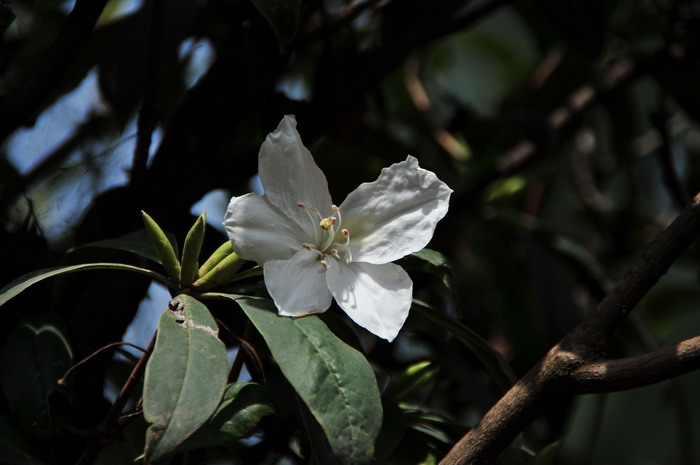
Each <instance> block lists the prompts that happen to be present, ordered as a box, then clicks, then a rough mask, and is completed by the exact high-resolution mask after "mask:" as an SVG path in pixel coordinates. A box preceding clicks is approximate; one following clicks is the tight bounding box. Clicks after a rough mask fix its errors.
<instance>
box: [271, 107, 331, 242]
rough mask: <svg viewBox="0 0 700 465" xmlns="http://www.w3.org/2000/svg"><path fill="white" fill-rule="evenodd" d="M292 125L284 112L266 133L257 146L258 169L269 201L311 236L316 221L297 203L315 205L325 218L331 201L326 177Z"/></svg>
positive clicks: (309, 206) (292, 120)
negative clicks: (258, 154) (258, 146)
mask: <svg viewBox="0 0 700 465" xmlns="http://www.w3.org/2000/svg"><path fill="white" fill-rule="evenodd" d="M296 126H297V122H296V119H295V118H294V116H292V115H287V116H285V117H284V118H283V119H282V122H280V124H279V126H277V129H276V130H275V131H274V132H272V133H270V134H269V135H268V136H267V138H266V139H265V142H263V144H262V147H260V156H259V159H258V171H259V173H260V181H261V182H262V185H263V188H264V189H265V195H266V196H267V198H268V199H269V200H270V202H271V203H272V204H273V205H274V206H276V207H277V208H279V209H280V210H281V211H282V212H283V213H285V214H286V215H287V216H289V217H290V218H293V219H294V220H295V221H296V222H297V223H298V224H299V225H300V226H301V227H302V228H304V230H305V231H307V234H309V235H312V234H313V229H314V228H316V229H318V228H319V225H318V220H316V219H315V218H314V220H311V219H310V218H309V216H308V214H307V213H306V212H304V211H303V209H301V208H299V206H298V205H299V204H300V203H303V204H305V205H306V206H307V207H308V208H311V207H316V208H317V209H318V210H319V211H320V212H321V214H322V215H323V217H324V218H325V217H327V216H330V214H331V213H332V212H331V205H332V203H333V202H332V201H331V195H330V193H329V192H328V182H327V181H326V176H325V175H324V174H323V171H321V169H320V168H319V167H318V166H316V163H315V162H314V159H313V157H312V156H311V153H310V152H309V151H308V149H307V148H306V147H304V144H302V142H301V137H300V136H299V133H298V132H297V129H296Z"/></svg>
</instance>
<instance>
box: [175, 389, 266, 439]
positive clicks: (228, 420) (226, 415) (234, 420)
mask: <svg viewBox="0 0 700 465" xmlns="http://www.w3.org/2000/svg"><path fill="white" fill-rule="evenodd" d="M274 413H275V407H274V403H273V400H272V397H271V396H270V394H269V393H268V392H267V390H265V389H263V388H262V387H261V386H259V385H258V384H255V383H249V382H243V383H234V384H229V385H228V386H227V388H226V391H225V392H224V398H223V400H222V402H221V404H219V407H218V408H217V409H216V411H215V412H214V415H212V417H211V418H210V419H209V421H207V422H206V423H204V424H203V425H202V427H201V428H199V430H197V432H196V433H194V434H193V435H192V436H190V437H189V438H188V439H187V440H186V441H185V442H184V443H183V444H182V446H181V447H179V448H178V450H179V451H185V450H190V449H203V448H209V447H216V446H220V445H222V444H225V443H227V442H229V441H233V440H235V439H241V438H245V437H248V436H250V435H251V434H253V433H255V431H256V430H257V429H258V424H259V423H260V420H261V419H262V418H263V417H265V416H268V415H274Z"/></svg>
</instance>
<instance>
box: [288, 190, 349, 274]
mask: <svg viewBox="0 0 700 465" xmlns="http://www.w3.org/2000/svg"><path fill="white" fill-rule="evenodd" d="M297 206H298V207H299V208H301V209H302V210H304V211H305V212H306V214H307V216H308V217H309V220H310V221H311V223H312V225H313V231H314V237H313V243H309V242H304V243H303V244H301V246H302V247H304V248H305V249H306V250H313V251H316V252H317V253H318V255H319V260H320V262H321V265H323V266H324V267H325V268H328V267H329V266H330V263H329V262H328V257H333V258H335V259H336V260H342V259H343V258H344V259H345V263H346V264H348V265H349V264H350V263H352V253H351V252H350V248H349V247H348V244H350V231H348V230H347V229H340V225H341V224H342V217H341V216H340V208H338V207H337V206H335V205H331V210H333V214H331V216H329V217H327V218H323V217H322V216H321V213H320V212H319V211H318V209H317V208H316V207H311V208H307V207H306V205H304V204H303V203H298V204H297ZM338 230H340V234H341V235H342V236H343V239H344V240H342V241H336V237H335V236H336V234H337V231H338ZM341 254H342V256H343V257H341Z"/></svg>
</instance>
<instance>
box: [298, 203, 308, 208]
mask: <svg viewBox="0 0 700 465" xmlns="http://www.w3.org/2000/svg"><path fill="white" fill-rule="evenodd" d="M297 207H299V208H306V205H304V204H303V203H298V204H297Z"/></svg>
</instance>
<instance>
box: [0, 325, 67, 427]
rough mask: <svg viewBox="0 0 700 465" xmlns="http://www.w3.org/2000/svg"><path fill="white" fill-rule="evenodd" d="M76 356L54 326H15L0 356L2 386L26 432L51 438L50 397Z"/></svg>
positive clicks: (10, 406)
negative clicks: (73, 355)
mask: <svg viewBox="0 0 700 465" xmlns="http://www.w3.org/2000/svg"><path fill="white" fill-rule="evenodd" d="M72 358H73V357H72V354H71V350H70V348H69V345H68V342H67V341H66V339H65V338H64V336H63V334H62V333H61V331H60V330H59V329H58V328H57V327H56V326H54V325H52V324H50V323H45V324H40V325H34V324H29V323H26V324H22V325H19V326H17V327H15V328H14V329H13V330H12V332H10V336H9V337H8V339H7V342H5V345H4V347H3V349H2V353H1V354H0V370H1V371H0V386H2V391H3V394H4V395H5V399H6V400H7V404H8V407H9V409H10V411H11V412H12V415H13V416H14V418H17V419H19V423H20V424H21V425H22V427H23V428H24V430H25V431H28V432H31V433H32V434H33V435H35V436H39V437H49V436H51V435H53V434H55V433H56V432H57V429H56V427H55V426H54V425H53V424H52V423H51V422H50V421H49V415H50V414H51V412H50V410H49V395H50V394H51V393H52V392H54V391H56V390H59V391H61V390H64V388H63V387H62V386H60V385H59V384H58V380H59V379H61V378H62V377H63V375H64V374H65V372H66V371H67V370H68V369H69V368H70V366H71V361H72Z"/></svg>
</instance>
